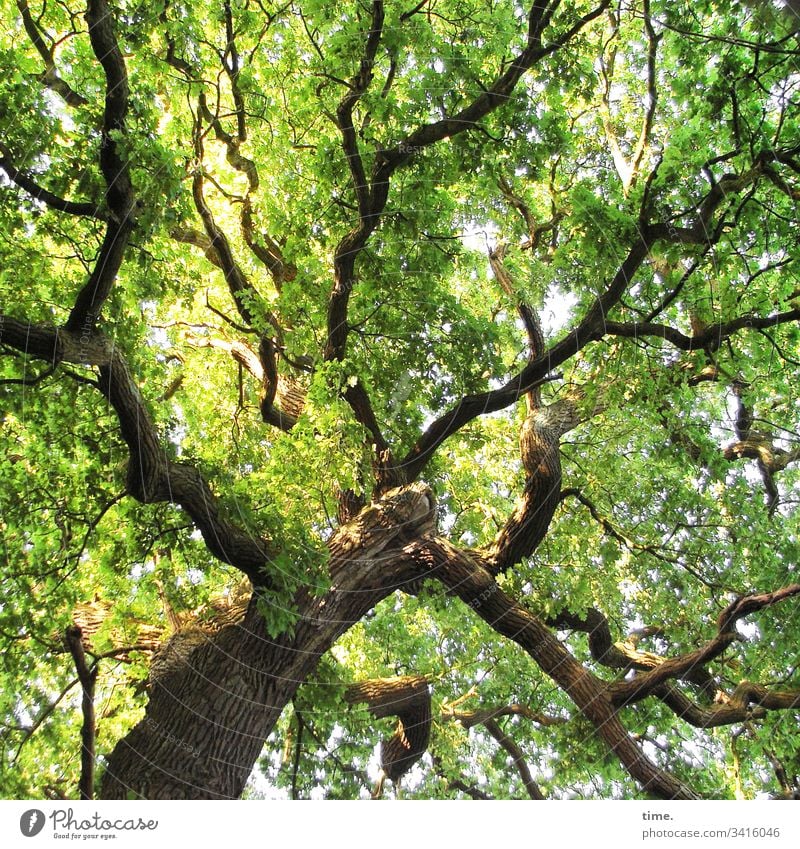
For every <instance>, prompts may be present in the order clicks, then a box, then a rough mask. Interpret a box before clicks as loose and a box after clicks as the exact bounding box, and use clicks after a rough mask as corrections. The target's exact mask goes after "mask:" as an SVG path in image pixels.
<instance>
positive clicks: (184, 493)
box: [0, 315, 274, 587]
mask: <svg viewBox="0 0 800 849" xmlns="http://www.w3.org/2000/svg"><path fill="white" fill-rule="evenodd" d="M0 343H2V344H4V345H8V346H10V347H12V348H15V349H16V350H19V351H23V352H25V353H27V354H28V355H29V356H32V357H36V358H38V359H43V360H46V361H48V362H68V363H75V364H80V365H92V366H96V367H98V368H99V371H100V379H99V381H98V388H99V390H100V392H101V393H102V394H103V396H104V397H105V398H106V399H107V400H108V401H109V403H110V405H111V406H112V408H113V409H114V411H115V412H116V414H117V417H118V419H119V424H120V432H121V435H122V438H123V439H124V440H125V443H126V444H127V446H128V451H129V463H128V475H127V492H128V494H129V495H131V496H132V497H133V498H135V499H136V500H137V501H139V502H141V503H142V504H152V503H155V502H159V501H168V502H171V503H174V504H177V505H179V506H181V507H182V508H183V509H184V510H185V511H186V512H187V513H188V514H189V516H190V517H191V519H192V521H193V522H194V524H195V526H196V527H197V528H198V530H199V531H200V532H201V534H202V535H203V539H204V541H205V543H206V546H207V547H208V549H209V551H210V552H211V553H212V554H213V555H214V556H215V557H217V558H218V559H219V560H222V561H223V562H224V563H229V564H230V565H231V566H235V567H236V568H237V569H240V570H241V571H242V572H244V573H245V574H246V575H247V576H248V577H249V578H250V579H251V581H252V582H253V584H254V585H259V586H262V587H263V586H265V585H267V586H268V581H267V578H266V575H265V572H264V569H265V568H266V567H267V565H268V564H269V563H270V561H271V559H272V557H273V555H274V549H273V548H272V544H271V542H270V541H268V540H267V539H265V538H262V537H259V536H256V535H255V534H253V533H252V532H250V531H248V530H246V529H244V528H239V527H237V526H236V525H234V524H233V523H231V522H230V521H229V520H227V519H226V518H225V517H224V516H223V515H222V507H221V505H220V501H219V499H218V498H217V496H216V495H215V494H214V493H213V491H212V490H211V487H210V486H209V485H208V483H206V481H205V480H204V479H203V477H202V475H201V474H200V472H199V471H198V470H197V469H196V468H194V467H193V466H191V465H189V464H187V463H176V462H174V461H172V460H170V459H169V458H168V456H167V453H166V451H165V449H164V447H163V446H162V444H161V442H160V438H159V434H158V430H157V429H156V426H155V424H154V422H153V419H152V417H151V415H150V411H149V410H148V408H147V406H146V404H145V402H144V400H143V399H142V397H141V394H140V392H139V387H138V386H137V384H136V381H135V380H134V379H133V376H132V375H131V372H130V368H129V366H128V364H127V362H126V360H125V358H124V357H123V355H122V353H121V351H120V350H119V349H118V348H117V347H116V346H115V345H114V344H113V343H112V342H111V341H110V340H109V339H107V338H106V337H104V336H102V335H101V334H98V333H93V334H91V335H85V334H83V333H82V332H81V331H78V332H70V331H69V330H67V329H56V328H49V327H44V326H41V325H32V324H30V323H29V322H21V321H18V320H16V319H13V318H10V317H7V316H3V315H0Z"/></svg>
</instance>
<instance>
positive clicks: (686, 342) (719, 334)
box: [605, 308, 800, 351]
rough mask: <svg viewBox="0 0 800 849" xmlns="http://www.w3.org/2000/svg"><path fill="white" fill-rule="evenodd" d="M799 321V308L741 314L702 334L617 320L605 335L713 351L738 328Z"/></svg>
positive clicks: (607, 329)
mask: <svg viewBox="0 0 800 849" xmlns="http://www.w3.org/2000/svg"><path fill="white" fill-rule="evenodd" d="M793 321H800V309H797V308H795V309H791V310H787V311H786V312H782V313H774V314H773V315H767V316H755V315H742V316H739V317H738V318H734V319H731V320H730V321H727V322H720V323H719V324H712V325H709V326H708V327H707V328H706V329H705V330H704V331H703V332H702V333H698V334H695V335H694V336H687V335H686V334H684V333H682V332H681V331H680V330H678V329H677V328H674V327H669V326H667V325H665V324H655V323H653V322H640V323H636V322H632V323H629V324H624V323H622V322H618V321H607V322H606V328H605V329H606V333H607V334H608V335H609V336H621V337H623V338H626V339H644V338H647V337H656V338H658V339H665V340H666V341H667V342H669V343H670V344H672V345H674V346H675V347H676V348H679V349H680V350H682V351H701V350H704V349H705V350H710V351H716V350H717V349H718V348H719V347H720V345H721V344H722V343H723V342H724V341H725V340H726V339H728V338H729V337H730V336H732V335H733V334H734V333H736V332H738V331H739V330H764V329H768V328H770V327H775V326H777V325H780V324H788V323H789V322H793Z"/></svg>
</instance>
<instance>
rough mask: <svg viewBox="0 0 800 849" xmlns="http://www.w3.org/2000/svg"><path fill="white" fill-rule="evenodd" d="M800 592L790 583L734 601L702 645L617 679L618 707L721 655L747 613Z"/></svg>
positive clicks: (613, 696)
mask: <svg viewBox="0 0 800 849" xmlns="http://www.w3.org/2000/svg"><path fill="white" fill-rule="evenodd" d="M798 594H800V584H790V585H789V586H786V587H782V588H781V589H779V590H775V591H774V592H771V593H756V594H753V595H745V596H741V597H740V598H737V599H736V600H735V601H733V602H731V604H729V605H728V606H727V607H726V608H725V610H723V611H722V613H720V615H719V617H718V618H717V629H718V630H717V634H716V636H715V637H713V638H712V639H711V640H709V641H708V642H707V643H706V644H705V645H704V646H703V647H702V648H700V649H697V650H696V651H693V652H688V653H687V654H684V655H681V656H679V657H675V658H669V659H666V660H664V661H663V663H661V664H660V665H659V666H658V667H656V668H655V669H652V670H651V671H649V672H645V673H642V674H641V675H637V676H636V677H635V678H633V679H632V680H630V681H618V682H616V683H614V684H612V685H611V686H610V688H609V692H610V694H611V700H612V702H613V703H614V705H616V706H617V707H621V706H622V705H628V704H632V703H634V702H637V701H641V700H642V699H645V698H647V697H648V696H650V695H652V694H653V692H654V691H655V690H656V689H657V688H658V687H660V686H661V685H662V684H665V683H666V682H667V681H669V680H670V679H674V678H682V677H684V676H686V675H687V674H689V673H690V672H691V671H692V669H694V668H696V667H698V666H704V665H705V664H707V663H708V662H709V661H711V660H714V659H715V658H717V657H719V656H720V655H721V654H722V653H723V652H724V651H725V649H726V648H728V646H730V645H731V643H733V642H735V641H736V640H738V639H739V634H738V633H737V631H736V628H735V626H736V623H737V622H738V621H739V620H740V619H742V618H743V617H745V616H748V615H749V614H751V613H754V612H756V611H758V610H763V609H764V608H766V607H771V606H772V605H774V604H777V603H779V602H781V601H784V600H785V599H787V598H791V597H793V596H795V595H798Z"/></svg>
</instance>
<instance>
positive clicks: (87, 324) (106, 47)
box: [66, 0, 135, 333]
mask: <svg viewBox="0 0 800 849" xmlns="http://www.w3.org/2000/svg"><path fill="white" fill-rule="evenodd" d="M86 22H87V24H88V26H89V40H90V41H91V45H92V50H93V52H94V55H95V57H96V58H97V61H98V62H99V63H100V64H101V65H102V67H103V71H104V72H105V76H106V96H105V109H104V112H103V126H102V131H101V142H100V170H101V171H102V173H103V177H104V178H105V182H106V203H107V204H108V209H109V213H110V214H109V217H108V226H107V228H106V234H105V237H104V239H103V244H102V245H101V247H100V253H99V255H98V257H97V260H96V261H95V265H94V268H93V269H92V273H91V274H90V275H89V279H88V281H87V282H86V284H85V285H84V287H83V288H82V289H81V291H80V292H79V293H78V296H77V298H76V299H75V305H74V306H73V308H72V311H71V312H70V314H69V319H68V320H67V324H66V327H67V329H68V330H71V331H77V330H81V331H83V332H84V333H86V332H91V330H92V329H93V328H94V326H95V324H96V323H97V319H98V318H99V315H100V311H101V310H102V308H103V304H104V303H105V302H106V300H107V298H108V296H109V294H110V293H111V288H112V286H113V285H114V281H115V280H116V278H117V274H118V272H119V269H120V267H121V265H122V260H123V256H124V254H125V249H126V247H127V245H128V240H129V238H130V234H131V230H132V229H133V226H134V218H133V216H134V212H135V199H134V193H133V186H132V185H131V180H130V175H129V171H128V163H127V162H126V161H125V159H124V158H123V156H122V154H121V153H120V150H119V147H118V144H117V141H116V138H115V137H116V136H117V135H118V134H124V133H125V117H126V115H127V112H128V93H129V92H128V74H127V71H126V69H125V61H124V59H123V58H122V53H121V52H120V49H119V45H118V44H117V38H116V35H115V33H114V19H113V17H112V15H111V12H110V10H109V8H108V5H107V3H106V0H89V5H88V8H87V11H86Z"/></svg>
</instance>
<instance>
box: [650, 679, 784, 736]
mask: <svg viewBox="0 0 800 849" xmlns="http://www.w3.org/2000/svg"><path fill="white" fill-rule="evenodd" d="M653 695H654V696H655V697H656V698H658V699H660V700H661V701H662V702H663V703H664V704H665V705H666V706H667V707H668V708H669V709H670V710H671V711H672V712H673V713H675V714H676V715H677V716H679V717H680V718H681V719H684V720H686V722H688V723H689V724H690V725H693V726H694V727H695V728H718V727H720V726H722V725H732V724H734V723H737V722H747V721H749V720H753V719H762V718H763V717H765V716H766V715H767V711H768V710H792V709H796V708H798V707H800V691H798V690H784V691H779V692H775V691H771V690H768V689H767V688H766V687H764V686H763V685H761V684H753V683H751V682H749V681H742V682H741V683H740V684H739V685H737V687H736V689H735V690H734V692H733V695H732V696H726V697H724V701H723V702H722V704H715V705H712V706H711V707H700V706H699V705H698V704H696V703H695V702H693V701H692V700H691V699H689V698H688V697H687V696H686V695H684V693H682V692H681V691H680V690H679V689H678V688H677V687H676V686H675V685H674V684H662V685H660V686H659V687H657V688H656V689H655V690H654V691H653ZM751 705H756V707H755V708H754V707H751Z"/></svg>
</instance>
